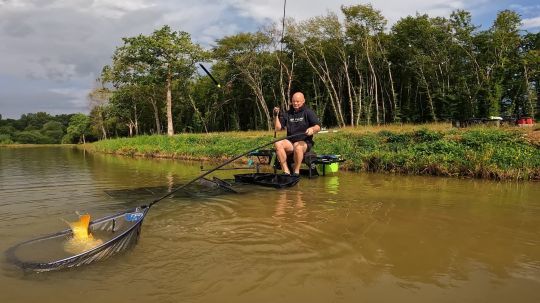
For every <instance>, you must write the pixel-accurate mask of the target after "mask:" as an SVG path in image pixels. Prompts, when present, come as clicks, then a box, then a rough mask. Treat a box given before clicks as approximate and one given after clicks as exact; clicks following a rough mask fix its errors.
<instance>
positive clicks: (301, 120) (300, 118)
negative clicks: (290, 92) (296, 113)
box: [289, 117, 304, 123]
mask: <svg viewBox="0 0 540 303" xmlns="http://www.w3.org/2000/svg"><path fill="white" fill-rule="evenodd" d="M289 121H290V122H292V123H298V122H303V121H304V117H294V118H290V119H289Z"/></svg>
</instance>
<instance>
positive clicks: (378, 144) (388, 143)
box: [87, 124, 540, 180]
mask: <svg viewBox="0 0 540 303" xmlns="http://www.w3.org/2000/svg"><path fill="white" fill-rule="evenodd" d="M538 132H539V131H538V130H536V131H535V130H532V129H531V130H522V129H517V128H482V127H479V128H468V129H455V128H451V127H450V126H449V125H446V124H434V125H424V126H387V127H360V128H354V129H353V128H350V129H347V128H346V129H341V130H339V131H338V132H336V133H328V134H319V135H317V136H316V145H315V151H316V152H317V153H318V154H340V155H342V156H343V157H344V158H345V159H347V161H346V162H345V163H343V164H342V165H341V167H342V168H344V169H350V170H358V171H370V172H396V173H404V174H419V175H437V176H454V177H474V178H486V179H496V180H540V145H539V143H538V140H537V139H538ZM281 135H283V133H281ZM272 140H273V133H271V132H228V133H213V134H180V135H176V136H174V137H171V138H170V137H167V136H140V137H136V138H123V139H113V140H104V141H99V142H96V143H93V144H90V145H89V146H88V147H87V148H89V149H90V150H93V151H96V152H103V153H114V154H121V155H129V156H146V157H167V158H178V159H212V160H216V161H218V160H222V159H225V158H230V157H232V156H234V155H238V154H240V153H242V152H245V151H247V150H249V149H252V148H254V147H256V146H259V145H262V144H264V143H267V142H270V141H272Z"/></svg>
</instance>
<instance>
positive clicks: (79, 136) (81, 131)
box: [62, 114, 90, 143]
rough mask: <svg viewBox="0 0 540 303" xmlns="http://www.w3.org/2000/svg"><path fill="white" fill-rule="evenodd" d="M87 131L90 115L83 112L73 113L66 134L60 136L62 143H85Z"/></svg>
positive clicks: (88, 129) (88, 130) (88, 131)
mask: <svg viewBox="0 0 540 303" xmlns="http://www.w3.org/2000/svg"><path fill="white" fill-rule="evenodd" d="M89 133H90V117H88V116H86V115H85V114H75V115H73V116H72V117H71V119H70V121H69V126H68V128H67V134H66V135H65V136H64V137H63V138H62V143H78V142H82V143H85V141H86V136H87V135H88V134H89ZM77 140H78V141H77Z"/></svg>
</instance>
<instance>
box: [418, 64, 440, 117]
mask: <svg viewBox="0 0 540 303" xmlns="http://www.w3.org/2000/svg"><path fill="white" fill-rule="evenodd" d="M420 73H421V75H422V80H423V81H424V85H425V86H426V93H427V96H428V101H429V110H430V115H431V118H432V119H433V121H435V122H437V117H436V116H435V108H434V106H433V99H432V98H431V92H430V90H429V85H428V82H427V79H426V75H425V74H424V68H423V67H422V65H421V64H420Z"/></svg>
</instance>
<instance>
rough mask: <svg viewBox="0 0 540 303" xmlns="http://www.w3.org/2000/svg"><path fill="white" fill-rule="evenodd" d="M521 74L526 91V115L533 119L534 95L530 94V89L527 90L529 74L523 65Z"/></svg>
mask: <svg viewBox="0 0 540 303" xmlns="http://www.w3.org/2000/svg"><path fill="white" fill-rule="evenodd" d="M523 73H524V76H525V77H524V78H525V79H523V80H524V81H525V83H524V84H525V90H526V91H527V112H528V113H527V114H528V115H529V116H531V117H534V114H535V110H534V103H533V97H534V95H533V94H532V93H531V89H530V88H529V73H528V72H527V65H525V64H523Z"/></svg>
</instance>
